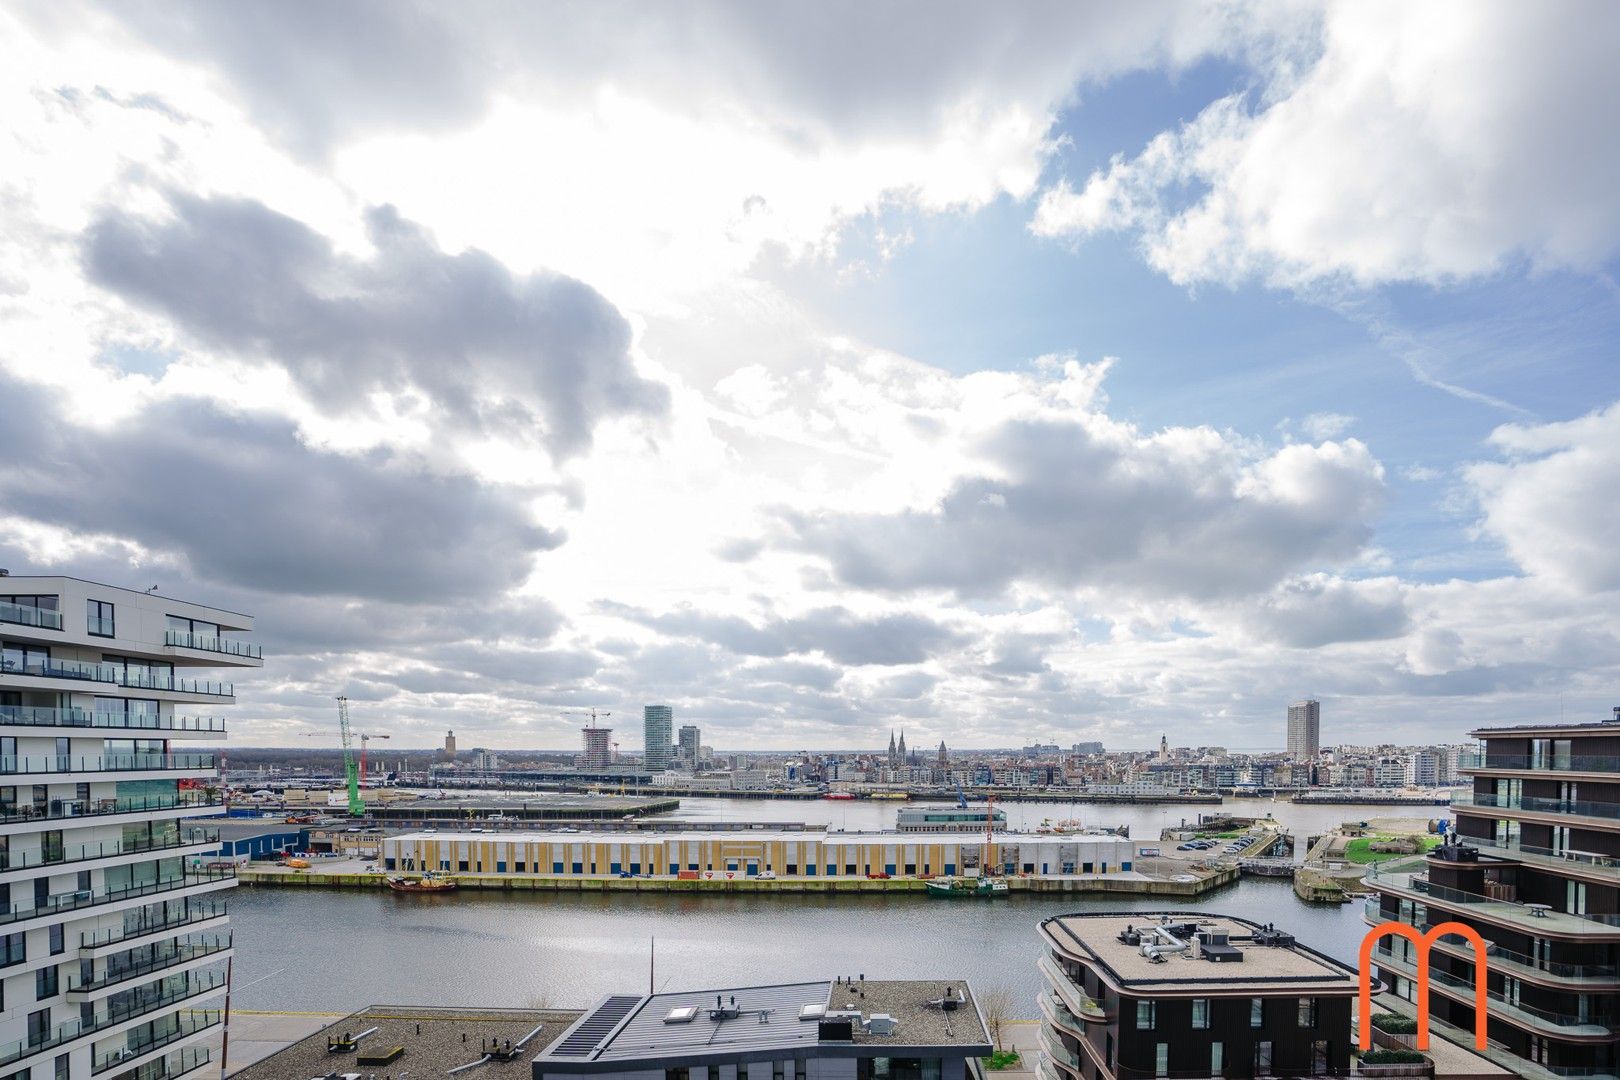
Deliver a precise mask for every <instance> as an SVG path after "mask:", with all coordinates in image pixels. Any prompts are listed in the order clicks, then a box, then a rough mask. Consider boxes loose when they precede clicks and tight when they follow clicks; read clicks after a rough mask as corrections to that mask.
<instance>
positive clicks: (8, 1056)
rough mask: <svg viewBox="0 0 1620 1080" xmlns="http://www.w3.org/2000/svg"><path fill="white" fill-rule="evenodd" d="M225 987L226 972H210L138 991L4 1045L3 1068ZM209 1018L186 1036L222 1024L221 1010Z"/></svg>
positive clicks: (158, 1043)
mask: <svg viewBox="0 0 1620 1080" xmlns="http://www.w3.org/2000/svg"><path fill="white" fill-rule="evenodd" d="M224 986H225V974H224V972H217V973H216V972H209V973H207V975H206V976H203V977H197V978H191V979H187V980H186V981H185V982H183V983H180V984H177V985H175V986H172V987H160V988H157V989H156V990H155V991H153V992H150V993H144V992H139V991H137V992H135V993H134V994H132V995H131V996H130V997H129V998H127V999H125V1000H122V1001H119V1002H118V1003H117V1004H116V1005H109V1006H108V1007H107V1008H105V1009H103V1010H100V1011H97V1012H93V1013H91V1014H90V1015H89V1016H87V1017H86V1016H81V1017H79V1018H78V1019H76V1020H69V1021H68V1022H66V1023H64V1024H57V1025H56V1026H55V1027H51V1028H46V1029H45V1030H43V1031H37V1032H34V1033H33V1034H32V1035H31V1036H30V1037H29V1038H26V1039H18V1040H16V1041H15V1042H10V1043H6V1044H4V1045H0V1065H10V1064H11V1063H13V1062H16V1061H21V1060H22V1059H24V1058H28V1057H33V1056H34V1055H35V1054H43V1053H45V1052H46V1051H47V1050H53V1049H55V1048H56V1047H58V1046H61V1045H62V1044H63V1043H68V1042H72V1041H73V1040H75V1039H78V1038H81V1037H83V1036H85V1035H94V1034H95V1033H96V1032H98V1031H102V1030H104V1029H106V1028H110V1027H115V1026H116V1025H118V1024H122V1023H124V1022H126V1021H128V1020H133V1019H135V1018H137V1017H141V1016H145V1015H147V1014H148V1013H152V1012H156V1011H158V1010H159V1009H164V1008H167V1007H168V1006H170V1005H173V1004H175V1003H177V1002H181V1001H186V1000H189V999H191V998H195V997H201V996H202V995H204V994H211V993H214V992H215V991H217V990H220V989H223V988H224ZM208 1015H211V1016H213V1017H215V1019H214V1020H213V1022H212V1023H208V1024H202V1025H199V1026H198V1027H195V1028H193V1029H192V1030H191V1031H186V1032H184V1035H191V1034H194V1033H195V1032H196V1031H200V1030H202V1028H203V1027H212V1026H213V1025H214V1024H217V1023H218V1022H219V1020H218V1016H219V1013H218V1012H217V1011H213V1010H210V1011H209V1013H208ZM183 1026H184V1025H183V1024H182V1027H183ZM184 1035H175V1034H173V1033H172V1032H170V1033H168V1035H166V1036H164V1037H163V1041H154V1042H153V1043H152V1044H151V1045H149V1046H147V1047H146V1048H145V1049H142V1050H136V1051H134V1052H133V1053H131V1052H127V1051H126V1052H125V1053H124V1054H123V1055H122V1056H121V1057H120V1058H119V1061H117V1062H113V1063H112V1064H111V1065H108V1068H111V1067H113V1065H116V1064H119V1063H120V1062H122V1061H127V1060H128V1059H129V1058H131V1057H134V1056H136V1054H143V1053H146V1052H147V1051H149V1050H155V1049H157V1048H158V1047H159V1046H164V1045H167V1044H168V1043H170V1042H174V1041H176V1040H177V1039H179V1038H183V1037H184ZM170 1036H172V1037H170Z"/></svg>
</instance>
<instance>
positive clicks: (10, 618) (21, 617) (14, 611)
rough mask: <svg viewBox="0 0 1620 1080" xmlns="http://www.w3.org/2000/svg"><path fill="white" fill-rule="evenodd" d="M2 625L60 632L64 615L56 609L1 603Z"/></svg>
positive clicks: (0, 618)
mask: <svg viewBox="0 0 1620 1080" xmlns="http://www.w3.org/2000/svg"><path fill="white" fill-rule="evenodd" d="M0 623H12V624H13V625H16V626H33V627H37V628H38V629H40V630H60V629H62V613H61V612H60V611H57V610H55V609H54V608H42V607H35V606H34V605H32V604H12V603H0Z"/></svg>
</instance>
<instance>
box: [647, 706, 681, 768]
mask: <svg viewBox="0 0 1620 1080" xmlns="http://www.w3.org/2000/svg"><path fill="white" fill-rule="evenodd" d="M641 723H642V734H643V744H642V745H643V752H642V761H643V762H645V763H646V766H647V768H649V769H667V768H669V766H670V762H671V761H673V760H674V757H675V741H674V728H675V710H674V709H672V708H670V707H669V706H668V705H646V706H643V707H642V710H641Z"/></svg>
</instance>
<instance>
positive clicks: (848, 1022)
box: [533, 977, 991, 1080]
mask: <svg viewBox="0 0 1620 1080" xmlns="http://www.w3.org/2000/svg"><path fill="white" fill-rule="evenodd" d="M990 1049H991V1047H990V1039H989V1037H988V1035H987V1031H986V1026H985V1022H984V1018H983V1016H982V1015H980V1012H979V1008H978V1004H977V1001H976V999H975V998H974V996H973V992H972V990H971V988H970V987H969V986H968V985H967V984H966V983H964V982H960V981H956V980H939V981H928V982H889V981H868V980H866V979H865V978H864V977H862V978H858V979H856V978H851V979H849V980H844V979H842V978H839V979H835V980H833V981H832V982H809V983H789V984H782V985H775V986H748V987H738V988H733V989H725V990H703V991H693V992H686V993H670V994H651V995H645V996H642V995H634V994H619V995H613V996H611V997H608V998H606V999H604V1000H603V1001H601V1002H600V1003H598V1004H597V1005H596V1006H595V1007H594V1008H592V1009H590V1010H588V1011H587V1012H586V1013H585V1015H584V1016H583V1017H581V1018H580V1020H579V1021H578V1022H576V1023H575V1024H574V1025H573V1026H572V1027H570V1028H569V1029H568V1030H567V1031H565V1032H563V1034H562V1035H561V1036H560V1037H558V1038H557V1039H556V1040H554V1041H553V1042H552V1043H551V1044H550V1045H549V1046H547V1048H546V1049H545V1050H544V1051H543V1052H542V1053H541V1054H540V1055H539V1056H538V1057H537V1058H535V1060H534V1063H533V1068H534V1077H535V1080H563V1078H567V1077H576V1076H582V1075H590V1076H593V1077H610V1078H615V1080H964V1078H965V1077H966V1076H967V1073H968V1064H967V1063H968V1059H969V1058H973V1057H980V1056H983V1055H985V1054H988V1053H989V1052H990Z"/></svg>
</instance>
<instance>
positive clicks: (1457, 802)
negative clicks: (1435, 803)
mask: <svg viewBox="0 0 1620 1080" xmlns="http://www.w3.org/2000/svg"><path fill="white" fill-rule="evenodd" d="M1451 806H1452V808H1453V809H1461V810H1467V809H1468V808H1469V807H1477V808H1481V809H1492V810H1519V811H1523V812H1528V813H1532V814H1557V815H1559V816H1560V817H1570V816H1575V817H1589V818H1600V819H1602V820H1603V821H1604V822H1605V823H1607V822H1620V803H1612V802H1585V801H1582V800H1579V799H1538V798H1536V797H1534V796H1530V795H1525V796H1520V797H1519V798H1513V797H1511V796H1508V795H1488V794H1481V793H1479V792H1474V791H1459V792H1457V793H1456V794H1454V795H1453V796H1452V797H1451Z"/></svg>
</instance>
